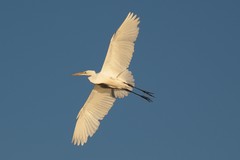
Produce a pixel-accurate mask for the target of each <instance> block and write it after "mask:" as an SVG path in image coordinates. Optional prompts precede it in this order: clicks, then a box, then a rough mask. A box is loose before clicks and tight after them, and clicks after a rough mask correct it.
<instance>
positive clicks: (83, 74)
mask: <svg viewBox="0 0 240 160" xmlns="http://www.w3.org/2000/svg"><path fill="white" fill-rule="evenodd" d="M95 74H96V72H95V71H93V70H87V71H84V72H78V73H74V74H72V76H93V75H95Z"/></svg>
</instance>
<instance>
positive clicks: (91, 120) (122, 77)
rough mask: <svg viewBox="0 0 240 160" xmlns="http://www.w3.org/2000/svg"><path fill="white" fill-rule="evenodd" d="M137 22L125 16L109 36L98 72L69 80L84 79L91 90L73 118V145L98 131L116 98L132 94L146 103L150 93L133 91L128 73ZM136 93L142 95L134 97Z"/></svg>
mask: <svg viewBox="0 0 240 160" xmlns="http://www.w3.org/2000/svg"><path fill="white" fill-rule="evenodd" d="M139 22H140V21H139V18H138V17H137V16H136V15H134V14H133V13H131V12H130V13H129V14H128V15H127V17H126V19H125V20H124V21H123V23H122V25H121V26H120V27H119V29H118V30H117V32H116V33H115V34H114V35H113V36H112V39H111V42H110V45H109V48H108V52H107V56H106V59H105V61H104V64H103V66H102V70H101V71H100V72H99V73H96V72H95V71H92V70H87V71H84V72H79V73H75V74H73V76H88V79H89V81H90V82H91V83H93V84H94V88H93V90H92V92H91V94H90V95H89V97H88V99H87V101H86V102H85V104H84V105H83V107H82V108H81V110H80V112H79V113H78V116H77V122H76V126H75V130H74V133H73V138H72V142H73V144H74V145H76V144H77V145H80V144H81V145H83V144H84V143H86V142H87V140H88V137H89V136H90V137H92V136H93V134H94V133H95V132H96V130H97V129H98V127H99V124H100V122H99V121H100V120H102V119H103V118H104V116H106V115H107V113H108V111H109V110H110V108H111V107H112V105H113V103H114V102H115V100H116V98H123V97H124V96H127V95H128V93H129V92H131V93H134V94H136V95H138V96H140V97H142V98H144V99H146V100H147V101H149V102H151V99H150V98H149V97H153V93H151V92H148V91H145V90H142V89H140V88H137V87H135V85H134V79H133V76H132V73H131V72H130V71H129V70H128V66H129V64H130V61H131V59H132V55H133V52H134V42H135V41H136V38H137V36H138V32H139V28H138V24H139ZM134 88H135V89H137V90H139V91H141V92H143V93H144V95H141V94H138V93H136V92H134V91H133V89H134Z"/></svg>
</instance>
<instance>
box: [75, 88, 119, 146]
mask: <svg viewBox="0 0 240 160" xmlns="http://www.w3.org/2000/svg"><path fill="white" fill-rule="evenodd" d="M114 102H115V98H114V97H113V96H112V90H111V89H110V88H102V87H101V86H99V85H95V86H94V88H93V90H92V92H91V94H90V95H89V97H88V99H87V101H86V102H85V104H84V105H83V107H82V109H81V110H80V112H79V114H78V116H77V122H76V126H75V129H74V133H73V138H72V142H73V143H74V144H77V145H80V144H81V145H83V144H84V143H86V142H87V139H88V137H89V136H90V137H91V136H93V134H94V133H95V132H96V131H97V129H98V127H99V125H100V122H99V121H100V120H102V119H103V118H104V116H106V115H107V113H108V111H109V110H110V109H111V107H112V105H113V103H114Z"/></svg>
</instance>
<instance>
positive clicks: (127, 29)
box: [101, 12, 140, 77]
mask: <svg viewBox="0 0 240 160" xmlns="http://www.w3.org/2000/svg"><path fill="white" fill-rule="evenodd" d="M139 23H140V21H139V18H138V17H137V16H136V15H134V14H133V13H131V12H130V13H129V14H128V16H127V18H126V19H125V20H124V21H123V23H122V25H121V26H120V27H119V29H118V30H117V32H116V33H115V34H114V35H113V36H112V39H111V42H110V45H109V48H108V52H107V56H106V58H105V61H104V64H103V66H102V70H101V72H102V73H106V74H108V75H111V76H112V77H117V75H118V74H119V73H121V72H123V71H124V70H126V69H127V68H128V66H129V64H130V61H131V59H132V55H133V52H134V42H135V41H136V39H137V36H138V32H139V28H138V24H139Z"/></svg>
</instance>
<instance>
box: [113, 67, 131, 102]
mask: <svg viewBox="0 0 240 160" xmlns="http://www.w3.org/2000/svg"><path fill="white" fill-rule="evenodd" d="M117 79H119V80H121V81H122V82H124V83H125V84H130V85H131V86H134V85H135V83H134V78H133V75H132V72H131V71H129V70H125V71H123V72H121V73H120V74H119V75H118V76H117ZM132 89H133V87H130V88H129V90H132ZM113 93H114V96H115V97H116V98H123V97H125V96H127V95H128V94H129V92H128V91H126V90H122V89H114V90H113Z"/></svg>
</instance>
